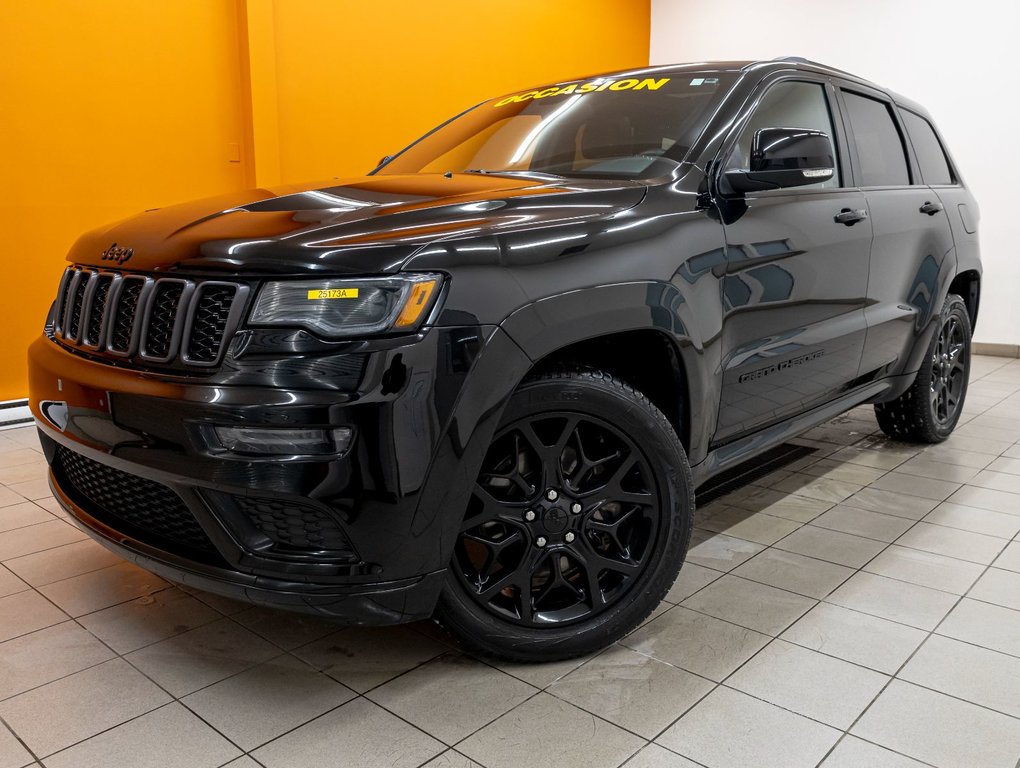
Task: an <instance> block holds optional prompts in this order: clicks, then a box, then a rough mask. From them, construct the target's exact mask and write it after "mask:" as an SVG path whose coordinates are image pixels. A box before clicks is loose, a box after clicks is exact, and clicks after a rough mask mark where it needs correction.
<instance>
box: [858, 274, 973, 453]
mask: <svg viewBox="0 0 1020 768" xmlns="http://www.w3.org/2000/svg"><path fill="white" fill-rule="evenodd" d="M970 336H971V328H970V315H968V314H967V306H966V304H964V302H963V299H962V298H960V297H959V296H957V295H955V294H950V295H949V297H947V298H946V303H945V305H944V306H943V307H942V313H941V315H940V316H939V328H938V331H937V332H936V334H935V337H934V338H933V339H932V340H931V344H930V346H929V347H928V355H927V356H926V357H925V359H924V362H923V363H922V365H921V369H920V370H919V371H918V372H917V378H915V379H914V383H913V384H912V385H911V386H910V389H908V390H907V391H906V392H904V393H903V394H902V395H900V396H899V397H898V398H897V399H895V400H893V401H892V402H889V403H878V404H877V405H876V406H875V416H876V417H877V419H878V425H879V426H880V427H881V428H882V431H883V432H885V433H886V434H887V435H889V436H890V437H894V438H896V439H897V440H908V441H911V442H921V443H939V442H942V441H943V440H945V439H946V438H947V437H949V435H951V434H952V432H953V429H955V428H956V422H958V421H959V420H960V413H961V412H962V410H963V402H964V399H965V398H966V396H967V381H968V379H969V377H970Z"/></svg>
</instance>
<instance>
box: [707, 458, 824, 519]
mask: <svg viewBox="0 0 1020 768" xmlns="http://www.w3.org/2000/svg"><path fill="white" fill-rule="evenodd" d="M814 452H815V449H814V448H809V447H808V446H806V445H794V444H793V443H783V444H782V445H778V446H776V447H775V448H770V449H769V450H767V451H765V453H762V454H759V455H758V456H755V457H754V458H753V459H751V460H750V461H745V462H744V463H743V464H737V466H735V467H733V468H732V469H726V470H723V471H722V472H720V473H719V474H718V475H716V476H715V477H713V478H712V479H711V480H709V481H708V482H706V483H705V484H704V485H703V486H701V487H700V488H698V493H697V505H698V506H699V507H700V506H701V505H702V504H708V502H710V501H714V500H715V499H718V498H719V497H720V496H725V495H726V494H727V493H729V492H730V491H735V490H736V489H737V488H742V487H744V486H745V485H747V484H748V483H752V482H754V481H755V480H757V479H758V478H759V477H765V475H767V474H768V473H769V472H772V471H773V470H776V469H781V468H782V467H784V466H786V465H787V464H789V463H790V462H791V461H796V460H797V459H800V458H803V457H804V456H807V455H809V454H812V453H814Z"/></svg>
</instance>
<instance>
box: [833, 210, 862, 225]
mask: <svg viewBox="0 0 1020 768" xmlns="http://www.w3.org/2000/svg"><path fill="white" fill-rule="evenodd" d="M866 218H868V212H867V211H866V210H864V209H863V208H856V209H851V208H844V209H843V210H841V211H840V212H839V213H837V214H836V215H835V216H833V217H832V220H833V221H835V222H836V223H837V224H846V225H847V226H848V227H852V226H853V225H854V224H856V223H857V222H858V221H864V220H865V219H866Z"/></svg>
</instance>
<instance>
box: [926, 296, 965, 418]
mask: <svg viewBox="0 0 1020 768" xmlns="http://www.w3.org/2000/svg"><path fill="white" fill-rule="evenodd" d="M966 349H967V339H966V338H965V337H964V330H963V326H962V325H961V323H960V320H959V318H958V317H956V316H955V315H952V314H951V315H949V317H948V318H946V320H945V322H943V323H942V327H941V328H939V335H938V337H937V338H936V340H935V349H934V350H933V351H932V355H931V369H932V370H931V386H930V387H929V391H930V393H931V409H932V415H933V416H934V418H935V422H936V423H937V424H942V425H944V424H949V423H950V422H952V421H955V419H956V417H957V416H958V412H959V409H960V406H961V405H962V404H963V393H964V390H965V389H966V386H967V367H966V365H965V362H966V356H965V355H964V352H965V351H966Z"/></svg>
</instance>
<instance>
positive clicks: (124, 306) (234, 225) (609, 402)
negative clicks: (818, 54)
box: [30, 59, 980, 660]
mask: <svg viewBox="0 0 1020 768" xmlns="http://www.w3.org/2000/svg"><path fill="white" fill-rule="evenodd" d="M977 219H978V210H977V206H976V204H975V202H974V199H973V198H972V196H971V194H970V193H969V192H968V190H967V188H966V186H965V185H964V184H963V181H962V180H961V178H960V174H959V171H958V170H957V168H956V165H955V164H954V163H953V161H952V159H951V158H950V155H949V153H948V152H947V151H946V149H945V145H944V143H943V141H942V139H941V138H940V137H939V134H938V132H937V131H936V130H935V127H934V125H933V123H932V121H931V119H930V117H929V116H928V114H927V113H926V112H925V110H924V109H923V108H922V107H920V106H918V105H917V104H914V103H912V102H910V101H908V100H906V99H904V98H902V97H900V96H897V95H895V94H893V93H890V92H889V91H887V90H885V89H883V88H880V87H878V86H876V85H873V84H871V83H868V82H865V81H864V80H861V79H859V78H857V77H854V76H852V75H849V74H847V73H845V72H840V71H837V70H834V69H831V68H828V67H825V66H822V65H818V64H815V63H811V62H807V61H804V60H802V59H782V60H775V61H767V62H750V63H749V62H726V63H715V64H704V63H702V64H691V65H678V66H668V67H656V68H653V69H645V70H637V71H629V72H620V73H615V74H610V75H606V76H602V77H596V78H587V79H584V80H578V81H573V82H565V83H558V84H555V85H550V86H547V87H542V88H535V89H530V90H527V91H522V92H520V93H516V94H510V95H507V96H504V97H500V98H497V99H493V100H491V101H486V102H483V103H481V104H479V105H477V106H475V107H474V108H472V109H469V110H467V111H466V112H464V113H463V114H461V115H459V116H457V117H455V118H453V119H452V120H450V121H448V122H446V123H444V124H443V125H441V126H440V127H438V128H436V129H435V130H433V131H431V132H430V133H428V134H426V135H425V136H423V137H422V138H421V139H419V140H417V141H416V142H414V143H413V144H411V145H410V146H408V147H407V148H406V149H404V150H403V151H401V152H399V153H398V154H396V155H394V156H392V157H388V158H385V160H384V161H383V162H382V163H381V164H380V166H379V167H378V168H376V169H375V170H373V171H372V172H371V173H370V174H369V175H368V176H365V177H358V178H352V179H348V180H344V181H335V182H328V183H325V184H317V185H306V186H295V187H286V188H280V189H276V190H265V189H259V190H254V191H249V192H244V193H234V194H231V195H227V196H225V197H222V198H217V199H213V200H205V201H201V202H196V203H189V204H185V205H177V206H173V207H169V208H165V209H162V210H155V211H151V212H147V213H144V214H141V215H139V216H137V217H135V218H132V219H129V220H127V221H125V222H122V223H119V224H116V225H114V226H112V227H107V228H104V229H99V230H96V231H94V232H92V233H89V234H86V235H85V236H83V237H82V238H81V239H80V240H79V241H78V242H77V243H76V244H75V245H74V247H73V248H72V249H71V252H70V254H69V256H68V260H69V261H70V266H68V267H67V269H66V271H65V272H64V274H63V277H62V279H61V281H60V287H59V290H58V293H57V299H56V301H55V303H54V305H53V309H52V311H51V313H50V316H49V319H48V321H47V324H46V328H45V333H44V335H43V336H42V337H41V338H40V339H38V340H37V341H36V342H35V343H34V344H33V345H32V347H31V351H30V361H31V407H32V410H33V413H34V415H35V417H36V419H37V422H38V425H39V432H40V435H41V439H42V443H43V447H44V449H45V453H46V457H47V459H48V461H49V463H50V465H51V468H52V471H51V475H50V481H51V484H52V487H53V492H54V494H55V496H56V497H57V499H58V500H59V502H60V503H61V504H62V505H63V507H64V508H65V509H66V510H67V511H68V512H69V513H70V514H71V516H72V517H73V518H74V519H75V520H76V521H77V522H78V523H79V524H80V525H81V526H82V527H83V528H84V529H85V530H86V531H87V532H88V533H89V534H90V535H92V536H93V537H94V538H96V539H97V540H98V541H100V542H101V543H103V544H104V545H106V546H107V547H109V548H110V549H112V550H114V551H115V552H117V553H119V554H121V555H122V556H124V557H125V558H128V559H130V560H132V561H134V562H136V563H138V564H140V565H142V566H143V567H145V568H148V569H150V570H151V571H154V572H155V573H158V574H160V575H162V576H165V577H166V578H168V579H171V580H172V581H176V582H179V583H182V584H189V585H193V586H195V587H199V588H201V589H204V590H208V591H211V592H216V593H221V594H226V595H231V596H236V597H241V598H244V599H247V600H250V601H253V602H257V603H262V604H267V605H272V606H280V607H286V608H291V609H295V610H301V611H311V612H318V613H321V614H327V615H330V616H334V617H337V618H339V619H341V620H343V621H346V622H351V623H359V624H388V623H397V622H406V621H412V620H417V619H425V618H428V617H433V616H435V617H436V618H438V619H439V620H440V621H441V622H442V623H443V624H444V625H445V626H446V627H448V628H449V629H450V630H452V631H453V632H454V633H456V634H457V635H459V636H460V637H461V638H463V639H464V640H465V641H466V642H467V643H468V644H469V645H471V646H472V647H474V648H475V649H478V650H480V651H483V652H488V653H492V654H498V655H501V656H503V657H506V658H511V659H520V660H543V659H555V658H565V657H569V656H575V655H579V654H583V653H586V652H589V651H591V650H593V649H595V648H598V647H600V646H603V645H604V644H606V643H609V642H611V641H613V640H615V639H617V638H619V637H621V636H622V635H623V634H624V633H626V632H628V631H629V630H631V629H632V628H633V627H635V626H636V625H637V624H638V623H639V622H641V621H642V620H643V619H644V618H645V617H646V616H648V614H649V612H650V611H651V610H652V609H653V608H654V607H655V606H656V604H657V603H658V602H659V601H660V599H661V598H662V597H663V595H664V594H665V593H666V591H667V590H668V589H669V587H670V585H671V584H672V583H673V581H674V579H675V578H676V576H677V574H678V572H679V570H680V567H681V564H682V563H683V559H684V555H685V552H686V549H687V547H688V543H689V540H690V535H691V525H692V517H693V513H694V491H695V489H696V488H698V487H699V486H702V485H704V483H705V482H706V481H707V480H708V479H709V478H712V477H713V476H716V475H718V474H719V473H721V472H722V471H723V470H726V469H728V468H732V467H734V466H735V465H737V464H739V463H742V462H746V461H747V460H749V459H751V458H753V457H755V456H758V455H760V454H761V453H762V452H764V451H766V450H769V449H771V448H773V447H775V446H777V445H778V444H780V443H782V442H783V441H785V440H787V439H789V438H791V437H793V436H795V435H797V434H798V433H801V432H803V431H804V430H806V429H808V428H809V427H811V426H813V425H815V424H818V423H819V422H822V421H825V420H827V419H830V418H832V417H833V416H835V415H837V414H839V413H841V412H843V411H846V410H847V409H849V408H851V407H854V406H857V405H859V404H861V403H874V407H875V412H876V415H877V418H878V423H879V424H880V426H881V427H882V429H883V430H885V432H886V433H888V434H889V435H892V436H893V437H895V438H898V439H902V440H915V441H922V442H936V441H939V440H943V439H945V438H946V437H947V436H948V435H949V434H950V432H952V430H953V428H954V426H955V424H956V422H957V420H958V418H959V416H960V409H961V407H962V405H963V401H964V396H965V394H966V390H967V375H968V367H969V362H970V339H971V328H972V327H973V324H974V321H975V318H976V315H977V311H978V297H979V289H980V262H979V256H978V243H977V234H976V227H977V225H976V222H977Z"/></svg>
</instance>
